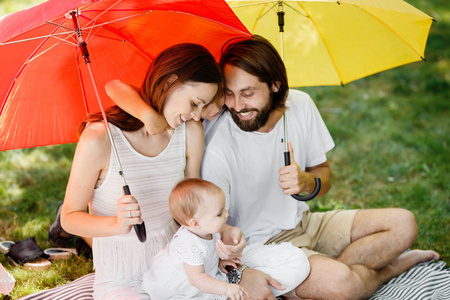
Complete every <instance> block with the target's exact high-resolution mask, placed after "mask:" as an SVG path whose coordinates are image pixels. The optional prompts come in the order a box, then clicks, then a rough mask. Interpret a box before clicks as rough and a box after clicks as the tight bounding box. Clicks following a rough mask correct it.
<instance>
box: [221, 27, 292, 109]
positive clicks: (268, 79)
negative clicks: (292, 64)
mask: <svg viewBox="0 0 450 300" xmlns="http://www.w3.org/2000/svg"><path fill="white" fill-rule="evenodd" d="M226 64H230V65H232V66H235V67H238V68H240V69H242V70H244V71H245V72H247V73H249V74H251V75H253V76H256V77H258V79H259V80H260V81H261V82H265V83H266V84H267V85H268V86H269V89H271V87H272V84H275V85H279V90H278V92H276V93H273V100H274V103H272V108H273V109H284V108H285V102H286V97H287V93H288V90H289V85H288V82H287V75H286V67H285V66H284V63H283V60H282V59H281V57H280V55H279V54H278V51H277V50H276V49H275V47H274V46H273V45H272V44H271V43H270V42H269V41H268V40H266V39H265V38H263V37H262V36H259V35H255V36H254V37H253V38H251V39H245V40H238V41H235V42H230V43H229V44H227V45H226V46H225V47H224V49H223V51H222V56H221V60H220V67H221V69H222V70H223V68H224V66H225V65H226Z"/></svg>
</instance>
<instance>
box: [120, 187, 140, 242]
mask: <svg viewBox="0 0 450 300" xmlns="http://www.w3.org/2000/svg"><path fill="white" fill-rule="evenodd" d="M116 210H117V225H118V227H119V229H118V230H119V232H118V233H117V234H127V233H129V232H130V230H131V227H132V226H133V225H135V224H141V223H142V221H143V220H142V218H141V208H140V207H139V204H138V202H137V200H136V198H134V197H133V196H132V195H126V196H123V197H121V198H119V199H118V200H117V205H116Z"/></svg>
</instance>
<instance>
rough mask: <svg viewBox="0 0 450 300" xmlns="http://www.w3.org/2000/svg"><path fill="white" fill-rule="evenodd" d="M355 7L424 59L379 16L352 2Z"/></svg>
mask: <svg viewBox="0 0 450 300" xmlns="http://www.w3.org/2000/svg"><path fill="white" fill-rule="evenodd" d="M341 4H342V3H341ZM351 5H353V6H355V7H358V8H359V9H361V10H362V11H363V12H365V13H366V14H368V15H369V16H371V17H372V18H374V19H375V20H377V21H378V22H380V24H382V25H383V26H384V27H386V28H387V29H388V30H389V31H390V32H392V33H393V34H394V35H395V36H396V37H397V38H398V39H399V40H401V41H402V42H403V43H404V44H405V45H406V46H407V47H408V48H410V49H411V50H412V51H414V52H415V53H416V54H417V55H418V56H419V57H420V58H421V59H422V60H425V59H424V58H423V56H422V55H421V54H420V52H419V51H417V50H416V49H414V47H413V46H411V44H409V43H408V42H407V41H406V40H405V39H403V38H402V37H401V36H400V35H398V33H397V32H395V30H394V29H392V28H391V27H390V26H389V25H387V24H386V23H384V22H383V21H382V20H380V19H379V18H377V17H376V16H374V15H373V14H371V13H370V12H368V11H367V10H365V9H364V8H362V7H359V6H356V5H354V4H351Z"/></svg>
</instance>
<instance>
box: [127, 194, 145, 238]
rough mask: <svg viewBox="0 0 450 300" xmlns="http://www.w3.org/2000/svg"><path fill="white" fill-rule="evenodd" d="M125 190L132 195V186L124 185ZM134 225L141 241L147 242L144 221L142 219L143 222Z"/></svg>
mask: <svg viewBox="0 0 450 300" xmlns="http://www.w3.org/2000/svg"><path fill="white" fill-rule="evenodd" d="M123 192H124V193H125V195H131V192H130V187H129V186H128V185H124V186H123ZM133 227H134V231H136V235H137V237H138V239H139V241H141V242H142V243H143V242H145V240H146V239H147V232H146V230H145V223H144V221H142V223H141V224H135V225H133Z"/></svg>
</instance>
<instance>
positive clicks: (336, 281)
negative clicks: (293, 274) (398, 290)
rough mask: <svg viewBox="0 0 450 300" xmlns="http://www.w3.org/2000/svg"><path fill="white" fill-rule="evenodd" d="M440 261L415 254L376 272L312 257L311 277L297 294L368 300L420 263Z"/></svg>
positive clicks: (433, 256) (318, 298)
mask: <svg viewBox="0 0 450 300" xmlns="http://www.w3.org/2000/svg"><path fill="white" fill-rule="evenodd" d="M438 258H439V255H438V254H437V253H436V252H434V251H423V250H412V251H409V252H405V253H403V254H401V255H400V256H399V257H398V258H396V259H394V260H393V261H392V262H391V263H389V264H388V265H386V266H385V267H383V268H382V269H380V270H378V271H375V270H372V269H369V268H367V267H365V266H363V265H351V266H347V265H345V264H343V263H341V262H339V261H337V260H334V259H332V258H329V257H325V256H322V255H313V256H310V257H309V261H310V265H311V272H310V275H309V277H308V278H307V279H306V280H305V281H304V282H303V283H302V284H301V285H300V286H298V287H297V288H296V289H295V292H296V294H297V295H298V297H300V298H301V299H315V300H321V299H324V300H327V299H333V300H338V299H367V298H368V297H370V296H371V295H372V294H373V293H374V292H375V291H376V290H377V289H378V287H379V286H380V285H382V284H383V283H385V282H387V281H388V280H389V279H391V278H393V277H395V276H397V275H399V274H401V273H403V272H405V271H406V270H408V269H409V268H411V267H412V266H414V265H416V264H417V263H420V262H424V261H429V260H431V259H438ZM288 299H294V298H288Z"/></svg>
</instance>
